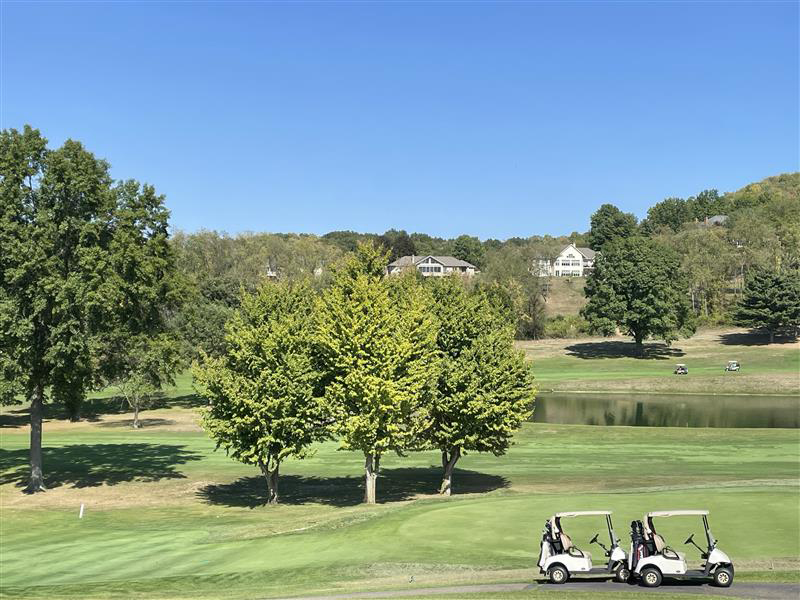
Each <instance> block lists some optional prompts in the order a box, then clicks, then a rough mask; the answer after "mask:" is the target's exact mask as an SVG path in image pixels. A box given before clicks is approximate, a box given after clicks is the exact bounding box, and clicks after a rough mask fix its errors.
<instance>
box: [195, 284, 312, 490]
mask: <svg viewBox="0 0 800 600" xmlns="http://www.w3.org/2000/svg"><path fill="white" fill-rule="evenodd" d="M313 311H314V296H313V295H312V290H311V287H310V286H309V285H308V284H303V283H289V282H279V283H277V282H264V283H263V284H262V285H261V286H260V287H259V288H258V290H257V291H256V292H255V293H253V294H245V295H244V297H243V299H242V304H241V307H240V308H239V309H238V310H236V311H235V312H234V314H233V317H232V319H231V320H230V322H229V323H228V326H227V328H226V329H227V334H226V340H227V346H226V351H225V353H224V354H223V355H222V356H220V357H217V358H214V357H208V356H207V357H205V360H204V361H203V362H202V363H201V364H199V365H196V366H195V368H194V374H195V378H196V381H197V384H198V386H199V389H200V390H201V392H202V394H203V395H204V396H205V397H206V398H208V399H209V400H210V404H209V407H208V408H207V409H206V410H205V412H204V413H203V427H204V428H205V429H206V431H208V433H209V434H210V435H211V437H212V438H213V439H214V440H215V441H216V443H217V447H218V448H219V447H222V448H224V449H225V451H226V452H227V453H228V454H229V455H230V456H232V457H233V458H235V459H236V460H239V461H241V462H243V463H245V464H251V465H255V466H257V467H258V468H259V469H260V470H261V472H262V474H263V476H264V478H265V481H266V485H267V501H268V502H269V503H270V504H275V503H277V502H278V475H279V470H280V466H281V463H282V462H283V461H284V460H285V459H287V458H290V457H293V458H304V457H306V456H307V455H308V453H309V447H310V445H311V444H312V443H313V442H315V441H319V440H321V439H324V438H325V436H326V426H327V423H326V415H327V412H326V409H325V405H324V403H323V401H322V396H321V390H320V387H319V383H320V372H319V369H318V367H317V365H316V364H315V362H314V358H313V334H314V332H313Z"/></svg>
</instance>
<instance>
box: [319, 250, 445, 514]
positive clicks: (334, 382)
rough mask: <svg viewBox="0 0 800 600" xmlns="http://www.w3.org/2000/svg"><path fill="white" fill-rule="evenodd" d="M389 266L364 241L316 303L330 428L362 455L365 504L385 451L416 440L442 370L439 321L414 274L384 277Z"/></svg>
mask: <svg viewBox="0 0 800 600" xmlns="http://www.w3.org/2000/svg"><path fill="white" fill-rule="evenodd" d="M385 264H386V255H385V254H382V252H381V251H380V250H379V249H378V248H377V247H376V246H375V245H373V244H371V243H368V244H361V245H359V246H358V248H357V250H356V252H355V253H354V254H353V255H352V256H350V257H348V258H347V259H346V260H345V262H344V263H343V264H342V265H341V266H340V267H338V269H337V271H336V273H335V274H334V279H333V283H332V285H331V286H330V287H329V288H328V289H327V290H325V291H324V293H323V294H322V298H321V300H320V302H319V304H318V307H317V316H318V321H317V323H318V325H317V334H316V346H317V352H318V353H319V358H320V364H321V368H322V371H323V385H324V388H325V400H326V404H327V406H328V410H329V411H330V414H331V423H332V425H331V431H332V433H333V434H334V435H336V436H337V437H338V438H339V439H340V442H341V444H342V447H343V448H345V449H348V450H358V451H361V452H362V453H363V454H364V457H365V496H364V500H365V502H367V503H375V502H376V478H377V473H378V469H379V465H380V458H381V456H382V455H383V454H385V453H387V452H390V451H394V452H397V453H403V452H404V451H406V450H409V449H412V448H413V447H414V446H415V444H416V443H417V440H418V438H419V432H420V431H421V430H423V429H424V427H425V425H426V423H427V416H426V408H427V406H428V405H429V399H430V396H431V394H432V393H433V391H434V387H433V383H432V382H435V378H434V377H433V376H432V374H434V373H436V369H437V365H436V354H435V350H436V348H435V343H436V339H435V336H436V329H435V324H434V321H433V319H432V318H431V316H430V311H429V310H428V305H427V303H426V302H425V298H424V296H423V292H422V290H421V288H420V286H419V284H418V283H417V282H416V277H414V276H413V275H409V276H407V277H402V276H401V277H396V278H391V279H387V278H384V277H383V269H382V267H380V268H379V265H385Z"/></svg>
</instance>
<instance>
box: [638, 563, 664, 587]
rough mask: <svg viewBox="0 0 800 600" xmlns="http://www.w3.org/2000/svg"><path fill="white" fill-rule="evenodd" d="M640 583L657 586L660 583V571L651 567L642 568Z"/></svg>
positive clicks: (646, 585) (645, 585)
mask: <svg viewBox="0 0 800 600" xmlns="http://www.w3.org/2000/svg"><path fill="white" fill-rule="evenodd" d="M642 585H643V586H644V587H652V588H654V587H658V586H660V585H661V571H659V570H658V569H654V568H653V567H647V568H645V569H643V570H642Z"/></svg>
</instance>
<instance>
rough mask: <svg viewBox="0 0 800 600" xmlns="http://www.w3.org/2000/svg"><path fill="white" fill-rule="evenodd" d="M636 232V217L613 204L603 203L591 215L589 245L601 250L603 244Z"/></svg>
mask: <svg viewBox="0 0 800 600" xmlns="http://www.w3.org/2000/svg"><path fill="white" fill-rule="evenodd" d="M635 234H636V217H634V216H633V215H632V214H631V213H625V212H622V211H621V210H620V209H618V208H617V207H616V206H614V205H613V204H603V205H602V206H601V207H600V208H598V209H597V211H596V212H595V213H594V214H593V215H592V219H591V228H590V230H589V246H590V247H591V248H592V249H593V250H601V249H602V248H603V246H604V245H605V244H607V243H608V242H610V241H612V240H616V239H618V238H627V237H630V236H632V235H635Z"/></svg>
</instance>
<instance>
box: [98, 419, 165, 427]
mask: <svg viewBox="0 0 800 600" xmlns="http://www.w3.org/2000/svg"><path fill="white" fill-rule="evenodd" d="M175 423H177V421H173V420H172V419H157V418H151V419H139V425H140V426H141V427H158V426H164V425H175ZM97 426H98V427H109V428H122V427H133V419H123V420H121V421H105V422H103V423H98V424H97Z"/></svg>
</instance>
